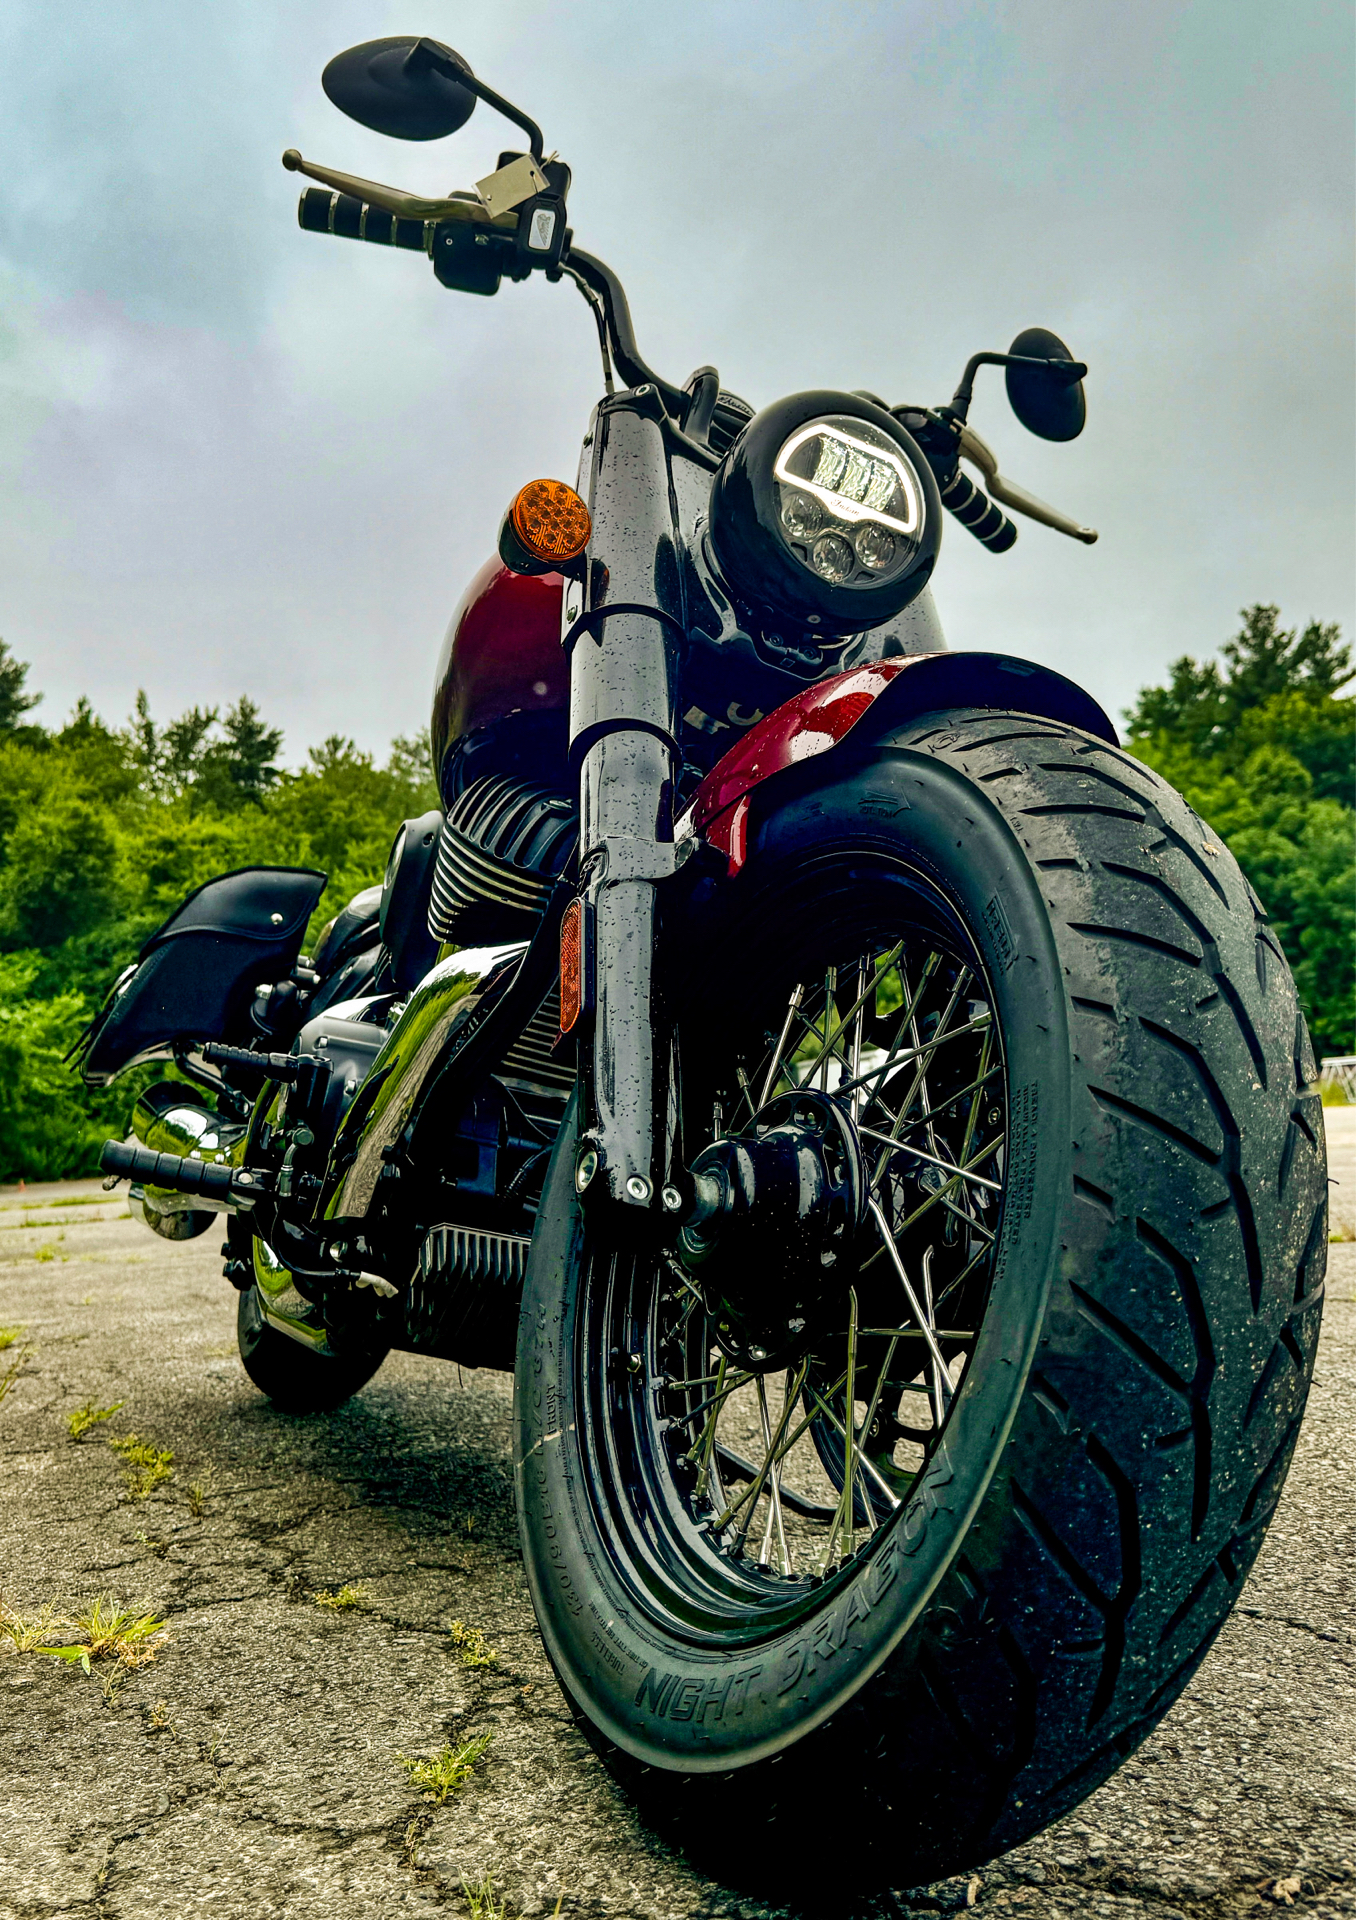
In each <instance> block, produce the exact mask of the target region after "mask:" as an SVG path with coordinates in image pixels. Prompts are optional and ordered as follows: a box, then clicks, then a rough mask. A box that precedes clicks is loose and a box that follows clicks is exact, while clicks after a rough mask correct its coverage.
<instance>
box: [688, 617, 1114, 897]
mask: <svg viewBox="0 0 1356 1920" xmlns="http://www.w3.org/2000/svg"><path fill="white" fill-rule="evenodd" d="M948 707H996V708H1001V709H1002V710H1003V711H1004V712H1016V713H1029V714H1032V715H1035V716H1037V717H1039V718H1040V719H1042V720H1059V721H1063V722H1064V723H1065V724H1066V725H1069V726H1075V727H1081V728H1082V730H1083V731H1084V732H1085V733H1091V734H1093V735H1095V736H1096V738H1098V739H1099V740H1106V741H1109V742H1110V744H1111V745H1112V746H1117V745H1119V741H1118V740H1117V736H1116V729H1115V728H1114V727H1113V726H1112V724H1111V722H1110V720H1108V718H1107V716H1106V714H1105V713H1103V711H1102V709H1101V708H1100V707H1099V706H1098V704H1097V702H1096V701H1095V700H1094V699H1093V698H1092V696H1091V694H1087V693H1084V691H1083V689H1082V688H1081V687H1079V686H1075V684H1074V682H1073V681H1072V680H1066V679H1065V678H1064V676H1063V674H1060V673H1053V672H1052V671H1051V670H1050V668H1049V667H1038V666H1036V665H1034V664H1033V662H1031V661H1030V660H1014V659H1011V658H1010V657H1009V656H1008V655H1006V654H1002V653H923V654H916V655H914V656H913V657H912V658H910V659H904V660H880V661H877V662H876V663H875V664H874V665H872V666H867V667H856V668H853V669H851V670H850V671H849V672H847V673H836V674H834V675H832V676H831V677H830V678H829V679H827V680H819V681H816V683H815V685H814V686H812V687H807V688H806V689H805V691H804V692H803V693H798V694H796V695H795V696H794V698H792V699H790V700H787V701H785V702H784V703H783V705H781V706H780V707H778V708H776V709H775V711H774V712H772V713H769V714H768V715H767V716H766V717H765V718H764V719H762V720H760V721H758V723H757V725H756V726H752V727H750V728H749V731H748V732H747V733H746V734H744V736H743V737H742V738H741V739H740V740H738V741H736V743H735V744H734V746H732V747H731V748H730V751H729V752H728V753H727V754H726V755H725V756H724V758H723V759H721V760H720V761H718V762H717V764H716V765H715V766H714V767H713V768H712V769H711V772H710V773H709V774H708V775H707V776H706V778H705V780H703V781H702V784H701V785H700V787H698V789H697V791H696V793H695V794H694V795H693V797H692V800H691V802H690V804H689V805H688V807H687V808H686V810H685V811H684V813H683V814H682V815H681V817H680V818H679V820H678V821H677V822H676V824H675V829H674V837H675V839H678V840H684V839H688V838H690V837H692V836H693V835H696V836H698V837H700V838H701V839H704V840H705V841H706V842H707V844H708V845H709V846H712V847H714V848H715V849H716V850H717V851H718V852H720V853H723V854H725V855H726V857H727V858H728V860H729V863H730V872H731V874H734V873H737V872H738V871H739V869H740V867H741V866H742V865H743V864H744V856H745V851H746V847H747V827H748V817H749V808H750V805H751V803H752V797H753V794H754V791H755V789H756V788H758V787H761V786H762V785H763V784H764V783H765V782H766V781H768V780H771V779H772V778H774V776H775V775H777V774H780V773H784V772H785V771H786V770H787V768H789V767H796V766H800V765H802V764H803V763H804V762H805V761H806V760H813V759H814V758H815V757H816V756H817V755H819V754H822V753H831V752H833V751H835V750H836V749H837V748H839V747H841V746H842V744H843V742H844V740H845V739H846V738H847V736H848V735H849V734H851V735H852V736H853V743H854V745H861V744H862V743H863V742H864V740H866V739H869V738H870V737H871V736H872V735H875V734H879V733H881V732H883V731H885V730H887V729H889V728H891V727H896V726H899V725H900V724H901V723H902V722H903V721H906V720H912V719H913V718H915V717H916V715H918V714H920V713H933V712H939V711H943V710H945V709H946V708H948Z"/></svg>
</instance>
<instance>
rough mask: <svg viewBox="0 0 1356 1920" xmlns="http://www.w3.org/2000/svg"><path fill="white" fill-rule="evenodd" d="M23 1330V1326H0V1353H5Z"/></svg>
mask: <svg viewBox="0 0 1356 1920" xmlns="http://www.w3.org/2000/svg"><path fill="white" fill-rule="evenodd" d="M23 1332H24V1328H23V1327H0V1353H7V1352H8V1351H9V1349H10V1348H11V1347H12V1346H13V1345H14V1342H15V1341H16V1340H17V1339H18V1337H19V1335H20V1334H21V1333H23Z"/></svg>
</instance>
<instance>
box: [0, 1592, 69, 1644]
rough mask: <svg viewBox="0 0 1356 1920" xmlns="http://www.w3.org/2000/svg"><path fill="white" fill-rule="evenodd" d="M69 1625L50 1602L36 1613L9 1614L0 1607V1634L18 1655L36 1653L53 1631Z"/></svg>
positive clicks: (6, 1609) (4, 1607) (3, 1607)
mask: <svg viewBox="0 0 1356 1920" xmlns="http://www.w3.org/2000/svg"><path fill="white" fill-rule="evenodd" d="M68 1624H69V1622H68V1621H66V1620H65V1619H63V1618H62V1617H61V1616H60V1615H59V1614H58V1613H57V1610H56V1603H55V1602H54V1601H52V1600H49V1601H47V1602H46V1604H45V1605H44V1606H41V1607H39V1609H38V1611H37V1612H36V1613H11V1612H10V1610H9V1608H8V1607H6V1606H0V1633H3V1634H4V1636H5V1638H6V1639H7V1640H9V1641H12V1642H13V1645H14V1648H15V1650H16V1652H18V1653H36V1652H37V1650H38V1648H39V1647H40V1646H41V1645H42V1643H43V1641H44V1640H50V1639H51V1637H52V1634H53V1631H54V1630H55V1629H56V1628H58V1627H64V1626H67V1625H68Z"/></svg>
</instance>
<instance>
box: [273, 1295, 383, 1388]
mask: <svg viewBox="0 0 1356 1920" xmlns="http://www.w3.org/2000/svg"><path fill="white" fill-rule="evenodd" d="M235 1324H236V1340H237V1342H238V1344H239V1347H240V1361H241V1365H242V1366H243V1367H244V1369H245V1372H246V1373H247V1374H248V1375H249V1377H250V1379H251V1380H252V1381H253V1382H254V1385H255V1386H256V1387H258V1389H259V1391H260V1393H264V1394H267V1395H268V1397H269V1399H270V1400H271V1401H272V1402H273V1404H274V1406H275V1407H277V1408H278V1409H279V1411H280V1412H282V1413H330V1412H332V1411H333V1410H334V1408H335V1407H339V1406H342V1405H343V1403H344V1401H345V1400H350V1399H352V1397H353V1395H354V1394H355V1393H357V1391H358V1390H359V1388H360V1387H365V1386H366V1385H367V1383H368V1381H369V1380H370V1379H371V1378H372V1375H373V1374H374V1373H375V1372H376V1371H377V1368H378V1367H379V1366H380V1365H381V1363H382V1361H383V1360H384V1359H385V1358H386V1355H387V1353H388V1352H389V1351H390V1349H389V1348H388V1347H387V1346H385V1345H379V1346H365V1347H360V1348H358V1349H357V1350H356V1351H352V1352H346V1353H342V1354H330V1353H322V1352H317V1351H316V1350H314V1349H313V1348H311V1347H306V1346H303V1345H302V1344H301V1342H300V1341H299V1340H294V1339H292V1338H291V1336H290V1335H289V1334H285V1333H279V1331H278V1329H277V1328H276V1327H274V1326H270V1324H269V1322H268V1319H267V1317H266V1315H265V1313H264V1309H263V1305H262V1303H261V1301H260V1299H259V1290H258V1288H257V1287H247V1288H246V1289H245V1291H244V1292H243V1293H242V1294H241V1295H240V1302H239V1305H238V1307H237V1308H236V1323H235Z"/></svg>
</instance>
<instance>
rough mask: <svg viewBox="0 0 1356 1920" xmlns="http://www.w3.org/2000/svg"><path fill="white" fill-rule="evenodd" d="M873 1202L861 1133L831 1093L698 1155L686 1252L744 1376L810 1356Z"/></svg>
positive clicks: (793, 1102) (760, 1118) (799, 1101)
mask: <svg viewBox="0 0 1356 1920" xmlns="http://www.w3.org/2000/svg"><path fill="white" fill-rule="evenodd" d="M868 1197H869V1192H868V1183H867V1180H866V1174H865V1168H864V1164H863V1159H862V1151H861V1147H860V1144H859V1142H858V1139H857V1132H856V1129H855V1127H854V1126H853V1124H852V1122H851V1120H850V1118H849V1117H848V1115H847V1114H846V1112H845V1111H844V1110H843V1108H842V1107H841V1106H840V1105H839V1104H838V1102H837V1101H836V1100H834V1099H833V1098H832V1097H831V1096H830V1095H828V1094H826V1093H808V1092H796V1093H788V1094H782V1095H780V1096H779V1097H778V1098H777V1099H775V1100H772V1101H769V1103H768V1104H767V1105H766V1106H765V1107H763V1108H761V1109H760V1111H759V1112H758V1113H756V1114H755V1115H754V1117H753V1119H752V1121H751V1122H750V1124H749V1126H748V1127H747V1129H746V1130H745V1131H744V1132H742V1133H738V1134H731V1135H729V1136H727V1137H726V1138H724V1139H721V1140H716V1141H713V1143H712V1144H711V1145H710V1146H709V1147H707V1148H706V1149H705V1150H704V1151H703V1152H702V1153H701V1154H699V1155H698V1157H697V1159H696V1160H695V1161H694V1162H693V1165H692V1169H691V1200H690V1204H689V1206H688V1209H687V1212H686V1215H685V1218H684V1220H683V1224H682V1228H681V1230H680V1233H679V1236H678V1250H679V1254H680V1257H681V1259H682V1261H683V1264H684V1265H685V1266H686V1267H687V1269H688V1270H689V1272H691V1273H692V1274H693V1276H694V1277H695V1278H696V1280H697V1282H698V1285H699V1286H700V1288H701V1292H702V1296H703V1299H704V1301H705V1303H706V1306H707V1309H708V1311H709V1312H710V1313H711V1314H712V1316H713V1317H714V1319H715V1322H716V1328H717V1333H718V1337H719V1340H720V1343H721V1345H722V1346H723V1347H724V1349H725V1351H726V1352H727V1353H728V1354H729V1355H730V1357H731V1358H732V1359H733V1360H735V1361H737V1362H738V1364H739V1365H741V1366H745V1367H748V1368H750V1369H751V1370H753V1371H755V1372H767V1371H770V1370H772V1369H775V1368H780V1367H785V1366H788V1365H790V1364H791V1363H792V1362H793V1361H795V1360H796V1359H797V1358H799V1356H800V1355H801V1354H802V1353H803V1352H808V1351H809V1349H810V1347H811V1346H812V1345H813V1343H814V1338H815V1335H816V1333H817V1331H818V1328H819V1326H820V1324H821V1323H822V1321H823V1318H824V1315H825V1312H826V1310H828V1309H830V1308H832V1307H834V1306H836V1305H837V1304H838V1303H839V1302H840V1299H841V1296H842V1295H843V1292H844V1289H845V1287H846V1285H847V1280H848V1275H849V1272H850V1271H851V1265H852V1263H851V1261H850V1259H849V1258H848V1257H847V1256H848V1251H849V1248H850V1247H851V1244H852V1242H853V1241H854V1239H855V1238H856V1235H857V1232H858V1230H859V1229H860V1227H861V1225H862V1223H863V1221H864V1219H865V1218H866V1203H867V1199H868Z"/></svg>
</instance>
